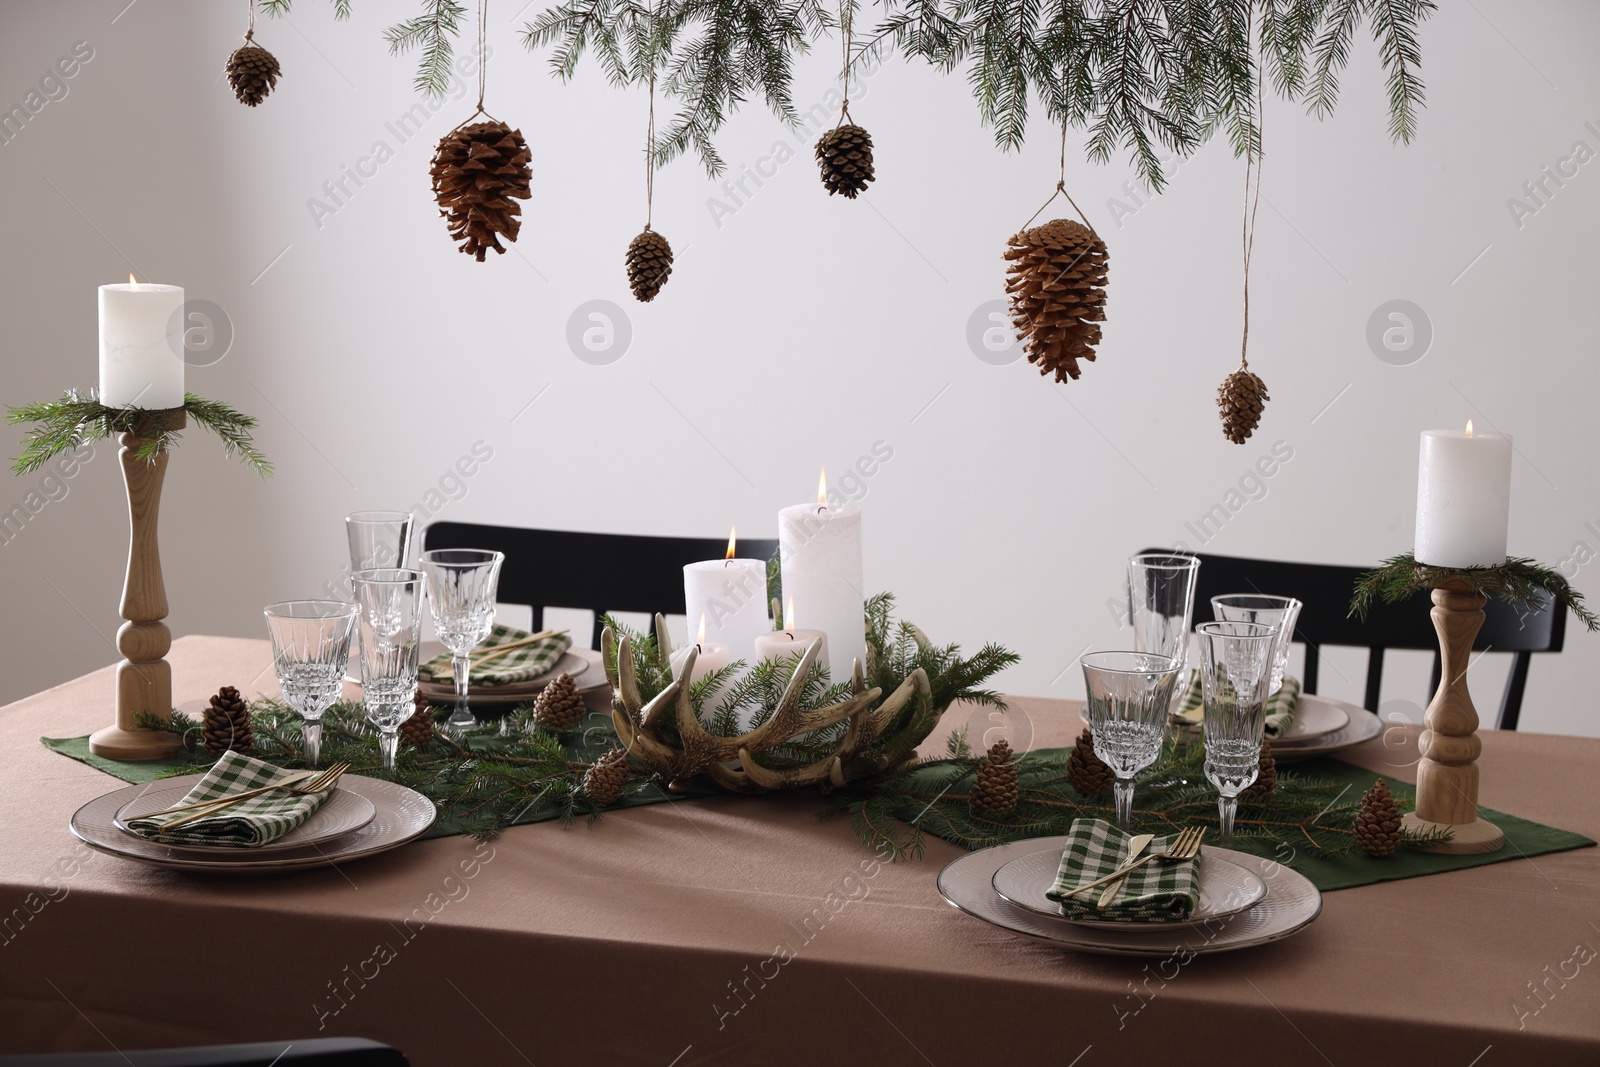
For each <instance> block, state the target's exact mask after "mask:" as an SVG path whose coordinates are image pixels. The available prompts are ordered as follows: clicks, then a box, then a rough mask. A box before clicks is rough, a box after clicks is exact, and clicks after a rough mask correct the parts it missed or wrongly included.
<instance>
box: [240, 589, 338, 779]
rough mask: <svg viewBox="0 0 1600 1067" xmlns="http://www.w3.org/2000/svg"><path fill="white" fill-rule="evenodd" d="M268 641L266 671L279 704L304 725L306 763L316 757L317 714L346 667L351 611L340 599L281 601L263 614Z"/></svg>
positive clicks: (335, 690)
mask: <svg viewBox="0 0 1600 1067" xmlns="http://www.w3.org/2000/svg"><path fill="white" fill-rule="evenodd" d="M262 614H264V615H265V616H266V618H267V634H268V636H269V637H271V638H272V667H273V670H274V671H275V672H276V673H277V675H278V688H279V689H280V690H281V691H282V692H283V699H284V700H285V701H286V702H287V703H288V704H289V706H290V707H291V708H293V709H294V710H295V711H297V712H299V713H300V717H301V718H302V719H304V720H305V727H304V728H303V730H302V742H303V748H304V751H305V759H306V763H307V764H308V765H310V766H312V767H315V766H316V765H317V761H318V759H319V758H320V757H321V755H322V713H323V712H325V711H327V710H328V708H329V707H331V706H332V705H333V702H334V701H335V700H338V699H339V690H340V687H341V685H342V684H343V681H344V672H345V667H346V666H347V665H348V664H349V662H350V636H351V634H353V633H354V632H355V625H356V606H355V605H354V604H346V603H345V602H344V601H342V600H285V601H283V602H282V603H279V604H268V605H267V606H266V608H265V609H264V610H263V612H262Z"/></svg>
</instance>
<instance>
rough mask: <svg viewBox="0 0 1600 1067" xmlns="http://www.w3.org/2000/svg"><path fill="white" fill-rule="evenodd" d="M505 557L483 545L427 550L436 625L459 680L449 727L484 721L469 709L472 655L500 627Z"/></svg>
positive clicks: (424, 568) (424, 557)
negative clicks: (497, 603) (497, 608)
mask: <svg viewBox="0 0 1600 1067" xmlns="http://www.w3.org/2000/svg"><path fill="white" fill-rule="evenodd" d="M505 558H506V556H505V553H504V552H491V551H489V550H488V549H482V548H437V549H434V550H433V551H432V552H424V553H423V554H422V571H423V573H424V574H426V575H427V576H428V610H429V611H431V612H432V613H433V629H434V631H435V632H436V633H437V634H438V635H439V640H440V641H442V642H443V643H444V647H445V648H448V649H449V650H450V676H451V677H452V678H453V679H455V683H456V710H455V711H454V712H452V713H451V715H450V718H449V719H447V720H446V721H445V725H446V726H451V727H454V728H456V729H458V730H470V729H471V728H472V727H474V726H476V725H478V721H477V720H476V719H474V718H473V717H472V712H471V711H470V710H468V708H467V682H468V680H469V678H470V675H471V672H472V661H471V660H470V659H468V658H467V653H469V652H471V651H472V649H473V647H474V646H475V645H477V643H478V642H479V641H482V640H483V639H484V638H485V637H488V636H489V631H490V629H491V628H493V626H494V598H495V591H496V590H497V589H498V588H499V585H500V564H502V563H504V562H505Z"/></svg>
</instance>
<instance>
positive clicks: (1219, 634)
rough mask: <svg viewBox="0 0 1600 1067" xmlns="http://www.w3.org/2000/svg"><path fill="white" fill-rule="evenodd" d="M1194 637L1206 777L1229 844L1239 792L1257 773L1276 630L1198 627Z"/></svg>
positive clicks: (1225, 625)
mask: <svg viewBox="0 0 1600 1067" xmlns="http://www.w3.org/2000/svg"><path fill="white" fill-rule="evenodd" d="M1195 633H1196V634H1198V635H1199V638H1200V685H1201V690H1202V693H1203V695H1204V699H1205V736H1206V777H1207V778H1208V779H1210V780H1211V784H1212V785H1214V786H1216V787H1217V793H1218V799H1217V811H1218V813H1219V814H1220V815H1221V821H1222V844H1223V845H1224V846H1226V845H1229V844H1232V843H1233V817H1234V814H1235V813H1236V812H1237V811H1238V809H1239V793H1240V792H1241V791H1243V790H1244V789H1247V788H1249V786H1250V784H1251V783H1253V782H1254V781H1255V780H1256V775H1257V773H1259V771H1260V769H1261V731H1262V728H1263V727H1264V726H1265V725H1266V706H1267V683H1268V682H1270V681H1271V680H1272V656H1273V651H1274V649H1275V648H1276V647H1277V642H1278V628H1277V627H1276V626H1267V625H1264V624H1262V623H1258V622H1204V623H1201V624H1200V625H1199V626H1197V627H1195Z"/></svg>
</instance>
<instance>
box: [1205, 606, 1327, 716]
mask: <svg viewBox="0 0 1600 1067" xmlns="http://www.w3.org/2000/svg"><path fill="white" fill-rule="evenodd" d="M1303 606H1304V605H1302V604H1301V603H1300V601H1298V600H1296V599H1295V598H1294V597H1292V596H1267V595H1264V594H1261V593H1228V594H1226V595H1225V596H1214V597H1212V598H1211V612H1212V614H1213V615H1215V616H1216V617H1217V621H1218V622H1259V623H1261V624H1262V625H1264V626H1276V627H1277V628H1278V644H1277V647H1276V648H1275V649H1274V650H1273V654H1272V682H1271V683H1270V684H1269V685H1268V686H1267V695H1268V696H1271V695H1272V694H1273V693H1276V692H1277V691H1278V690H1279V689H1281V688H1283V676H1284V673H1285V672H1286V671H1287V670H1288V667H1289V646H1290V645H1292V644H1293V643H1294V626H1295V623H1296V622H1298V621H1299V619H1300V609H1301V607H1303Z"/></svg>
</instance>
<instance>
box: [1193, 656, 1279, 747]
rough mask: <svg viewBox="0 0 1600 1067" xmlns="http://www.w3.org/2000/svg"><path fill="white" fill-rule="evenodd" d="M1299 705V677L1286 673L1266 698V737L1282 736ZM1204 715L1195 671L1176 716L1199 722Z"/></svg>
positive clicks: (1202, 700)
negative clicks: (1275, 689) (1279, 684)
mask: <svg viewBox="0 0 1600 1067" xmlns="http://www.w3.org/2000/svg"><path fill="white" fill-rule="evenodd" d="M1299 706H1300V679H1298V678H1294V677H1291V676H1289V675H1287V674H1286V675H1284V676H1283V685H1281V686H1279V687H1278V690H1277V691H1276V692H1275V693H1273V694H1272V695H1271V696H1269V697H1268V698H1267V723H1266V727H1265V733H1266V735H1267V737H1268V738H1274V737H1282V736H1283V735H1284V734H1285V733H1287V732H1288V730H1289V727H1290V726H1293V725H1294V711H1295V708H1297V707H1299ZM1204 717H1205V700H1204V699H1203V697H1202V696H1201V693H1200V672H1199V671H1196V672H1195V676H1194V681H1192V682H1190V683H1189V688H1188V689H1187V690H1185V692H1184V694H1183V707H1182V708H1181V709H1180V710H1179V712H1178V718H1180V719H1183V720H1184V721H1185V722H1192V723H1199V722H1200V721H1201V720H1202V719H1204Z"/></svg>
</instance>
